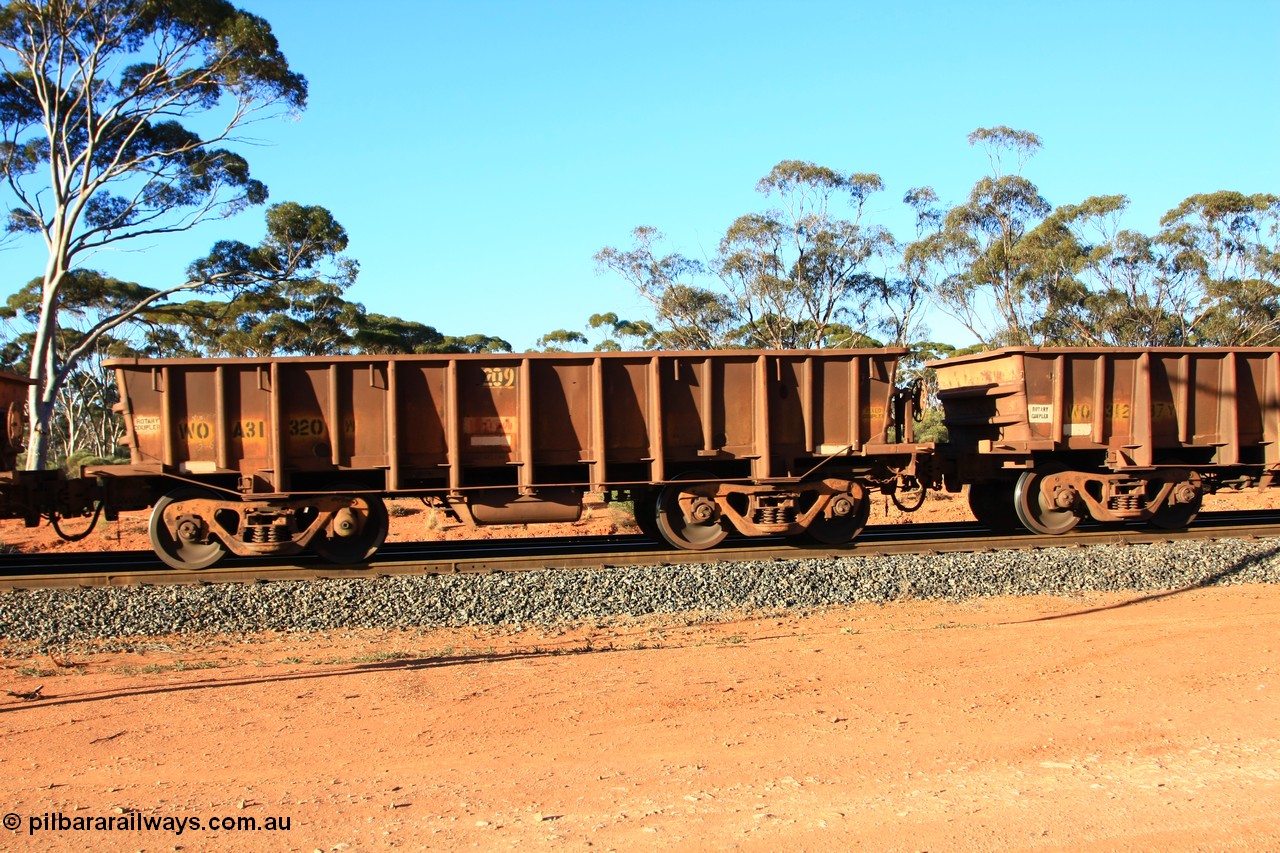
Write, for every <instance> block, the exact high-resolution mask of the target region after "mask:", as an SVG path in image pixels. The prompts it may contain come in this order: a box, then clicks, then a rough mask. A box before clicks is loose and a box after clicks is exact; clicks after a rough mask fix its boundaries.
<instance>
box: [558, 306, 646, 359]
mask: <svg viewBox="0 0 1280 853" xmlns="http://www.w3.org/2000/svg"><path fill="white" fill-rule="evenodd" d="M586 332H588V333H592V334H596V335H598V334H600V333H601V332H603V334H604V337H603V338H601V339H599V340H597V341H596V342H595V343H592V342H591V336H590V335H589V334H586V333H584V332H579V331H578V330H576V329H556V330H555V331H552V332H548V333H547V334H545V335H543V336H542V337H540V338H538V341H537V343H536V344H534V348H535V349H538V350H542V351H544V352H566V351H567V352H573V351H580V350H583V349H586V348H587V347H590V348H591V351H592V352H621V351H622V350H624V349H630V350H640V349H652V348H653V344H654V337H653V336H654V332H655V330H654V328H653V324H651V323H649V322H647V321H645V320H635V321H633V320H624V319H622V318H620V317H619V316H618V315H617V314H616V313H614V312H613V311H607V312H605V313H603V314H592V315H591V316H590V317H589V318H587V326H586Z"/></svg>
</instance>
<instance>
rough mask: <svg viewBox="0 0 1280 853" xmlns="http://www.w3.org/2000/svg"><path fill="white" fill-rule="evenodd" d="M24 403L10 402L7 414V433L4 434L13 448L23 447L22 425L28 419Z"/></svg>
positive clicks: (5, 429) (19, 448)
mask: <svg viewBox="0 0 1280 853" xmlns="http://www.w3.org/2000/svg"><path fill="white" fill-rule="evenodd" d="M25 408H26V404H24V403H10V404H9V411H8V412H7V413H6V414H5V428H4V431H5V435H4V436H2V437H3V438H4V439H5V441H6V443H7V444H8V445H9V447H11V448H12V449H13V450H15V451H17V450H21V449H22V427H23V424H24V422H25V420H26V418H25Z"/></svg>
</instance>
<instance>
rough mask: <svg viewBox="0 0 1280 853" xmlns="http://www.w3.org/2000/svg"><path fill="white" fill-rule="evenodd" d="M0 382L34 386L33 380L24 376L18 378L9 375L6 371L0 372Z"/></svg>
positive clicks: (14, 375) (12, 374)
mask: <svg viewBox="0 0 1280 853" xmlns="http://www.w3.org/2000/svg"><path fill="white" fill-rule="evenodd" d="M0 382H14V383H17V384H20V385H35V384H36V381H35V380H34V379H29V378H27V377H26V376H19V375H18V374H16V373H10V372H9V371H7V370H0Z"/></svg>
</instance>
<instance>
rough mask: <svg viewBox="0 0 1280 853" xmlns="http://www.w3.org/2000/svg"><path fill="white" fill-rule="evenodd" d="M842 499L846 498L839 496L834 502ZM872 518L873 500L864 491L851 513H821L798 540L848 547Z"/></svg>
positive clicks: (833, 499)
mask: <svg viewBox="0 0 1280 853" xmlns="http://www.w3.org/2000/svg"><path fill="white" fill-rule="evenodd" d="M842 497H844V496H843V495H837V496H835V497H834V498H832V501H833V502H834V501H838V500H840V499H841V498H842ZM870 517H871V499H870V498H869V497H867V494H866V492H865V491H864V492H863V493H862V498H861V499H860V500H858V501H856V502H854V504H853V507H852V508H851V511H850V512H848V513H847V514H845V515H836V516H828V515H827V514H826V513H821V514H819V515H818V517H817V518H815V519H814V520H813V521H812V522H810V523H809V527H808V528H807V529H806V530H805V531H804V533H802V534H800V536H799V537H797V538H798V539H801V540H804V541H808V542H815V543H817V544H819V545H847V544H849V543H850V542H852V541H853V539H854V537H856V536H857V535H858V534H859V533H861V532H862V528H864V527H866V526H867V519H868V518H870Z"/></svg>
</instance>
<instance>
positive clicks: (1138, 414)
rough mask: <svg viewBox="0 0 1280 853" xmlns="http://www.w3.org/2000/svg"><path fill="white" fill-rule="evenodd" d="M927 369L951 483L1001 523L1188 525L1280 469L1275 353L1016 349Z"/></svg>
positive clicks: (1279, 365) (977, 511) (1041, 526)
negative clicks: (1211, 500)
mask: <svg viewBox="0 0 1280 853" xmlns="http://www.w3.org/2000/svg"><path fill="white" fill-rule="evenodd" d="M930 366H931V367H934V368H936V369H937V380H938V394H939V397H940V398H941V402H942V406H943V410H944V414H945V422H946V425H947V428H948V431H949V433H950V440H949V445H948V446H947V450H946V461H947V464H948V468H949V470H948V471H947V478H948V481H949V485H951V486H952V487H953V488H955V489H958V488H959V486H960V485H961V484H968V485H969V504H970V506H971V508H972V509H973V512H974V515H975V516H976V517H977V518H978V519H979V520H981V521H983V522H985V523H986V524H987V525H988V526H990V527H992V528H994V529H998V530H1002V529H1007V528H1008V527H1010V526H1011V525H1012V523H1013V520H1014V518H1015V517H1016V519H1017V520H1018V521H1020V522H1021V523H1022V524H1023V525H1024V526H1025V527H1027V528H1028V529H1030V530H1033V531H1036V532H1040V533H1050V534H1055V533H1065V532H1067V531H1068V530H1071V529H1072V528H1073V527H1075V526H1076V524H1077V523H1078V522H1079V521H1080V520H1081V519H1083V518H1089V517H1092V518H1094V519H1097V520H1098V521H1102V522H1124V521H1133V520H1139V521H1147V522H1149V523H1151V524H1153V525H1155V526H1158V527H1165V528H1176V527H1182V526H1185V525H1186V524H1187V523H1188V522H1190V521H1191V519H1192V518H1194V516H1195V515H1196V513H1197V512H1198V511H1199V509H1200V505H1201V500H1202V497H1203V495H1204V494H1205V493H1206V492H1212V491H1217V490H1218V489H1222V488H1243V487H1245V486H1260V487H1267V486H1272V485H1275V483H1276V479H1277V475H1278V474H1280V350H1276V349H1271V348H1231V349H1213V348H1152V349H1068V348H1047V347H1045V348H1034V347H1027V348H1022V347H1018V348H1006V349H1000V350H994V351H991V352H985V353H979V354H976V355H969V356H961V357H957V358H951V359H947V360H944V361H937V362H933V363H931V364H930ZM1010 508H1012V509H1013V512H1010Z"/></svg>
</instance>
